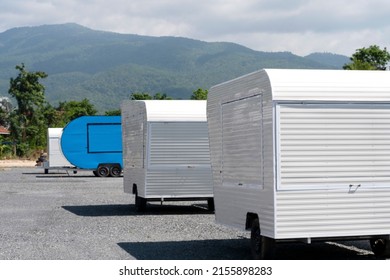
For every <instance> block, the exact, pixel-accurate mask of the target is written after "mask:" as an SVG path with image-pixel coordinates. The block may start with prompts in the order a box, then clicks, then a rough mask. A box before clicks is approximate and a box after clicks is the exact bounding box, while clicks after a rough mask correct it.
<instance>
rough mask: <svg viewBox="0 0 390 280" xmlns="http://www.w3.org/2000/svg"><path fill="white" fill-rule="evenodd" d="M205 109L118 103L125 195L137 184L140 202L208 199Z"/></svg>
mask: <svg viewBox="0 0 390 280" xmlns="http://www.w3.org/2000/svg"><path fill="white" fill-rule="evenodd" d="M186 108H187V109H186ZM205 108H206V102H205V101H193V100H192V101H189V100H186V101H180V102H178V101H172V100H169V101H162V102H160V101H149V100H148V101H125V102H123V103H122V122H123V124H122V125H123V147H124V158H125V159H124V164H125V169H124V188H125V192H128V193H131V192H132V187H133V184H136V185H137V187H138V195H139V196H141V197H144V198H209V197H213V189H212V177H211V164H210V151H209V142H208V131H207V122H206V116H205ZM150 120H153V121H150Z"/></svg>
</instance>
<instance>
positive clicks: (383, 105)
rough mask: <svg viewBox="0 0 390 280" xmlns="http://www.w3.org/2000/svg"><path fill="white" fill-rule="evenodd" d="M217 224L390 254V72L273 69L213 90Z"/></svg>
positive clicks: (262, 249)
mask: <svg viewBox="0 0 390 280" xmlns="http://www.w3.org/2000/svg"><path fill="white" fill-rule="evenodd" d="M207 104H208V105H207V116H208V125H209V136H210V151H211V162H212V168H213V181H214V199H215V215H216V221H217V222H218V223H221V224H224V225H227V226H233V227H237V228H240V229H243V230H244V229H250V230H251V249H252V253H253V256H254V258H264V257H267V256H269V254H270V253H271V252H272V249H273V247H274V243H275V241H291V240H295V241H296V240H300V241H304V242H307V243H311V242H312V241H316V240H332V239H351V240H352V239H369V240H370V243H371V247H372V250H373V252H374V253H375V255H377V256H380V257H389V256H390V241H389V237H390V72H389V71H344V70H278V69H273V70H271V69H266V70H261V71H257V72H254V73H251V74H248V75H245V76H243V77H239V78H237V79H234V80H231V81H228V82H225V83H222V84H219V85H216V86H214V87H212V88H211V89H210V91H209V95H208V103H207Z"/></svg>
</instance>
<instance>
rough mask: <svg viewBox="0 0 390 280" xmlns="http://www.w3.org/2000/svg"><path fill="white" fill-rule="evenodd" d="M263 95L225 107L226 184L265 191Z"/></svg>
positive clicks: (224, 173)
mask: <svg viewBox="0 0 390 280" xmlns="http://www.w3.org/2000/svg"><path fill="white" fill-rule="evenodd" d="M262 104H263V103H262V95H254V96H251V97H247V98H243V99H239V100H234V101H231V102H227V103H224V104H222V139H223V140H222V162H221V166H222V170H223V173H222V185H223V186H228V187H251V188H260V189H262V188H263V165H264V164H263V148H262V147H263V143H262V142H263V133H262V131H263V125H262V124H263V112H262Z"/></svg>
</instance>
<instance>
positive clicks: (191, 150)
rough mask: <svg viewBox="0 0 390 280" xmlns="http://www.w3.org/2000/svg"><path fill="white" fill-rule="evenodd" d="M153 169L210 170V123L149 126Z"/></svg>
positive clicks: (150, 124) (150, 162) (150, 160)
mask: <svg viewBox="0 0 390 280" xmlns="http://www.w3.org/2000/svg"><path fill="white" fill-rule="evenodd" d="M148 141H149V144H148V147H149V150H148V164H149V166H150V167H151V166H157V165H163V166H169V165H175V166H183V165H184V166H185V167H187V166H190V167H195V166H199V165H204V166H208V167H209V166H210V148H209V138H208V133H207V123H206V122H158V123H156V122H152V123H149V139H148Z"/></svg>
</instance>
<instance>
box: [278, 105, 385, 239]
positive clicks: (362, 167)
mask: <svg viewBox="0 0 390 280" xmlns="http://www.w3.org/2000/svg"><path fill="white" fill-rule="evenodd" d="M277 116H278V119H279V122H278V121H277V122H276V123H277V131H276V133H277V134H278V171H279V173H278V175H279V176H278V184H277V189H278V192H277V199H276V209H277V211H276V214H277V215H276V220H277V223H276V225H277V229H276V235H277V238H293V237H296V238H299V237H327V236H356V235H371V234H384V233H390V199H389V197H390V130H389V129H390V105H389V104H385V105H380V104H361V103H359V104H329V103H328V104H327V103H324V104H282V105H278V106H277Z"/></svg>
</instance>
